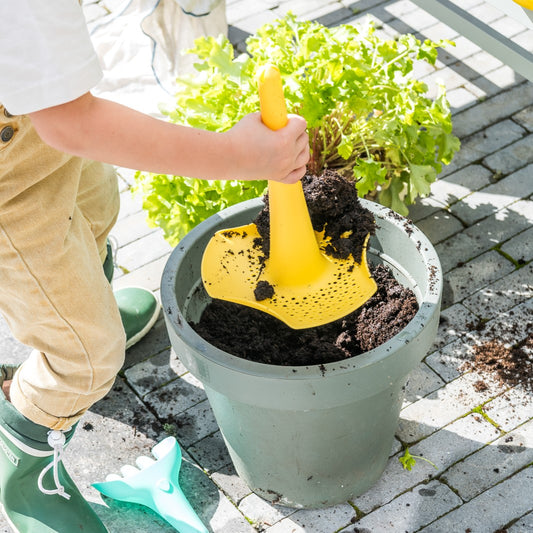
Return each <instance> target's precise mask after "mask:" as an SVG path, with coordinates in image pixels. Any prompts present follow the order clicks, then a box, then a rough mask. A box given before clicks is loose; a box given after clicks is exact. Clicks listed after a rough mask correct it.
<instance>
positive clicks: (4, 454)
mask: <svg viewBox="0 0 533 533" xmlns="http://www.w3.org/2000/svg"><path fill="white" fill-rule="evenodd" d="M0 17H1V19H2V20H3V21H5V22H6V24H4V26H3V30H2V32H1V33H0V43H1V46H0V68H1V71H2V76H1V78H0V102H2V104H3V105H2V106H1V107H0V287H1V290H0V311H1V312H2V314H3V315H4V317H5V319H6V321H7V323H8V324H9V327H10V329H11V331H12V332H13V334H14V336H15V337H17V338H18V339H19V340H20V341H21V342H23V343H24V344H27V345H29V346H31V347H32V348H33V351H32V353H31V355H30V357H29V358H28V360H26V361H25V362H24V363H23V364H22V365H21V366H20V367H18V368H16V367H13V366H9V365H1V366H0V385H1V386H2V390H4V392H6V393H7V392H9V394H10V401H8V399H7V397H6V396H4V394H0V504H1V506H2V507H3V510H4V514H5V515H6V517H7V519H8V521H9V523H10V524H11V526H12V527H13V529H14V530H15V531H19V532H27V531H39V532H64V533H70V532H72V531H81V530H83V531H84V532H86V533H96V532H104V531H107V530H106V528H105V526H104V525H103V524H102V522H101V521H100V520H99V518H98V517H97V515H96V514H95V513H94V511H93V510H92V508H91V507H90V506H89V505H88V504H87V502H85V500H84V499H83V497H82V496H81V494H80V492H79V490H78V489H77V488H76V486H75V485H74V483H73V482H72V480H71V479H70V477H69V476H68V473H67V472H66V470H65V468H64V466H63V463H62V462H61V453H62V450H63V447H64V445H65V444H66V443H68V441H69V440H70V438H71V437H72V435H73V432H74V426H75V424H76V422H77V421H78V420H79V418H80V417H81V416H82V415H83V413H84V412H85V411H86V410H87V409H89V408H90V407H91V405H93V404H94V402H96V401H98V400H99V399H101V398H102V397H103V396H104V395H105V394H106V393H107V392H108V391H109V390H110V388H111V387H112V385H113V382H114V380H115V376H116V374H117V372H118V371H119V369H120V368H121V366H122V364H123V360H124V350H125V346H127V345H128V344H131V343H132V342H135V341H136V340H137V339H138V338H140V336H142V335H143V334H144V333H146V331H147V330H148V329H149V327H150V326H151V324H152V323H153V321H154V320H155V318H157V313H158V312H159V309H158V304H157V303H156V302H155V300H154V297H153V295H152V294H151V293H149V292H147V291H138V292H135V291H133V292H127V293H125V294H122V295H114V294H113V291H112V289H111V286H110V284H109V281H110V278H111V274H112V268H110V267H111V266H112V258H111V254H110V250H109V246H108V242H107V236H108V234H109V231H110V229H111V228H112V226H113V224H114V222H115V220H116V217H117V213H118V190H117V181H116V177H115V173H114V171H113V169H112V167H110V166H109V165H108V164H104V163H110V164H114V165H118V166H123V167H129V168H133V169H142V170H146V171H152V172H162V173H169V174H177V175H186V176H191V177H197V178H205V179H236V178H237V179H271V180H276V181H280V182H284V183H294V182H296V181H297V180H298V179H300V178H301V177H302V176H303V174H304V172H305V165H306V163H307V160H308V157H309V152H308V140H307V134H306V131H305V129H306V124H305V121H304V120H303V119H302V118H300V117H296V116H291V117H290V119H289V123H288V125H287V126H286V127H285V128H283V129H282V130H279V131H277V132H273V131H271V130H269V129H268V128H267V127H265V126H264V125H263V124H262V122H261V118H260V116H259V114H252V115H248V116H246V117H244V118H243V119H242V120H241V121H240V122H239V123H238V124H237V125H236V126H235V127H234V128H232V129H231V130H229V131H227V132H225V133H214V132H208V131H201V130H196V129H192V128H187V127H182V126H177V125H174V124H170V123H167V122H164V121H160V120H157V119H155V118H152V117H149V116H147V115H143V114H141V113H138V112H136V111H134V110H132V109H129V108H127V107H124V106H122V105H120V104H117V103H113V102H110V101H107V100H103V99H100V98H97V97H94V96H93V95H92V94H91V92H90V90H91V88H93V87H94V86H95V85H96V83H98V81H99V80H100V77H101V70H100V67H99V64H98V60H97V58H96V57H95V54H94V50H93V48H92V45H91V42H90V39H89V35H88V32H87V28H86V26H85V21H84V17H83V13H82V10H81V8H80V6H79V4H78V2H77V1H76V0H49V1H47V2H42V1H41V0H17V1H16V2H15V1H5V2H1V3H0ZM102 266H104V268H102ZM128 291H129V290H128Z"/></svg>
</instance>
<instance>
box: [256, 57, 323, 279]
mask: <svg viewBox="0 0 533 533" xmlns="http://www.w3.org/2000/svg"><path fill="white" fill-rule="evenodd" d="M258 82H259V101H260V106H261V119H262V121H263V122H264V124H265V125H266V126H268V127H269V128H270V129H273V130H278V129H281V128H283V127H284V126H285V125H286V124H287V121H288V119H287V106H286V104H285V97H284V95H283V87H282V84H281V75H280V73H279V70H278V69H277V67H275V66H273V65H267V66H265V67H263V69H262V70H261V72H260V73H259V76H258ZM268 189H269V208H270V259H269V261H270V268H271V275H272V276H273V279H272V281H273V282H274V283H275V284H281V285H301V284H306V283H310V282H312V281H314V280H316V278H317V276H318V275H319V274H320V273H321V272H322V270H323V269H324V261H327V260H326V259H325V258H324V256H323V255H322V254H321V252H320V249H319V247H318V242H317V239H316V235H315V232H314V230H313V226H312V224H311V219H310V217H309V211H308V209H307V203H306V201H305V197H304V194H303V189H302V184H301V182H300V181H298V182H297V183H294V184H283V183H279V182H276V181H269V185H268Z"/></svg>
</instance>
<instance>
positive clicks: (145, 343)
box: [0, 0, 533, 533]
mask: <svg viewBox="0 0 533 533" xmlns="http://www.w3.org/2000/svg"><path fill="white" fill-rule="evenodd" d="M453 1H454V2H455V3H456V4H457V5H458V6H460V7H461V8H463V9H465V10H468V12H469V13H470V14H472V15H473V16H476V17H478V18H480V19H482V20H485V21H487V22H489V24H490V26H491V27H492V28H493V29H495V30H496V31H500V32H501V33H502V34H503V35H506V36H509V37H512V39H513V41H514V42H515V43H517V44H518V45H519V46H523V47H525V48H526V49H530V50H532V49H533V44H532V43H533V31H531V30H525V29H524V28H523V27H521V25H520V24H519V23H517V22H516V21H514V20H513V19H511V18H509V17H508V16H504V15H503V14H502V13H501V12H500V11H499V10H498V9H496V8H494V7H493V6H492V5H489V4H487V3H486V2H484V1H483V0H453ZM82 5H83V9H84V12H85V15H86V18H87V20H88V21H89V23H91V24H95V23H98V22H99V21H100V22H102V21H104V20H106V21H107V20H110V18H111V17H112V16H114V15H116V14H117V13H118V10H119V9H120V8H121V7H122V6H124V5H125V3H124V0H94V1H92V0H84V1H83V2H82ZM288 10H291V11H293V12H295V13H297V14H299V15H301V16H302V18H307V19H316V20H318V21H320V22H321V23H323V24H327V25H336V24H339V23H344V22H345V23H350V24H359V23H362V22H364V21H365V20H367V18H368V17H370V18H371V19H373V20H375V21H376V22H377V23H378V25H379V28H378V29H377V32H378V34H380V35H383V36H386V37H388V38H394V37H395V36H397V34H398V33H399V32H405V31H409V32H412V33H414V34H415V35H416V36H417V37H419V38H430V39H440V38H452V39H453V40H454V41H455V43H456V46H455V47H452V46H447V47H446V48H445V49H441V50H439V53H438V60H437V63H436V65H435V66H431V65H427V64H425V63H416V64H415V65H414V69H413V75H414V76H416V77H418V78H420V79H422V80H423V81H424V82H425V83H427V84H428V86H429V89H430V93H429V94H430V95H432V94H435V90H436V82H437V80H438V79H441V80H443V82H444V84H445V86H446V89H447V94H448V97H449V100H450V103H451V105H452V111H453V130H454V133H455V134H456V135H458V136H459V138H460V139H461V142H462V147H461V150H460V151H459V153H458V154H457V155H456V157H455V158H454V160H453V162H452V163H451V164H450V165H448V166H445V167H444V168H443V171H442V173H441V174H440V175H439V176H438V179H437V181H436V182H435V183H434V184H433V185H432V192H431V194H430V195H429V196H428V197H427V198H420V199H418V200H417V202H416V203H415V204H414V205H413V206H411V209H410V214H409V216H410V218H411V219H412V220H413V221H415V223H416V224H417V225H418V226H419V227H420V228H421V229H422V230H423V231H424V232H425V233H426V234H427V235H428V237H429V238H430V239H431V240H432V242H433V243H434V244H435V246H436V249H437V251H438V254H439V256H440V259H441V262H442V265H443V270H444V273H445V275H444V292H443V311H442V315H441V323H440V325H439V330H438V334H437V337H436V339H435V342H434V344H433V346H432V348H431V349H430V351H429V354H428V355H427V356H426V357H425V359H424V361H423V362H422V363H421V364H420V365H419V366H418V367H417V368H416V369H415V370H414V371H413V372H412V373H411V374H410V375H409V378H408V381H407V383H406V387H405V395H404V404H403V407H402V410H401V415H400V422H399V425H398V428H397V431H396V438H395V440H394V444H393V447H392V450H391V456H390V459H389V461H388V463H387V466H386V468H385V471H384V473H383V475H382V476H381V478H380V479H379V480H378V482H377V483H376V484H375V485H374V486H373V487H372V488H370V489H369V490H368V491H367V492H366V493H365V494H362V495H360V496H358V497H357V498H355V499H354V500H353V501H351V502H344V503H341V504H339V505H336V506H333V507H329V508H326V509H316V510H302V509H300V510H296V509H288V508H283V507H279V506H276V505H273V504H271V503H268V502H266V501H265V500H262V499H261V498H259V497H258V496H257V495H255V494H253V493H252V491H251V490H250V489H249V488H248V487H247V485H246V483H245V482H244V481H243V480H242V479H240V478H239V476H238V475H237V473H236V472H235V469H234V467H233V465H232V463H231V459H230V456H229V453H228V451H227V448H226V446H225V443H224V439H223V437H222V434H221V432H220V430H219V428H218V425H217V422H216V420H215V418H214V415H213V411H212V409H211V407H210V404H209V400H208V399H207V397H206V394H205V392H204V390H203V387H202V385H201V383H200V382H199V381H198V380H196V379H195V378H194V377H193V376H192V375H191V374H190V373H189V372H187V370H186V368H185V367H184V366H183V364H182V363H181V362H180V360H179V355H180V354H175V353H174V351H173V350H172V348H171V346H170V340H169V338H168V334H167V331H166V326H165V322H164V319H163V317H162V316H161V317H160V318H159V320H158V321H157V323H156V325H155V326H154V328H153V329H152V330H151V332H150V333H149V334H148V335H147V336H146V337H145V338H144V339H143V340H142V341H141V342H139V343H138V344H136V345H135V346H134V347H132V348H131V349H130V350H128V352H127V354H126V362H125V365H124V368H123V369H122V370H121V372H120V374H119V376H118V378H117V380H116V383H115V386H114V387H113V389H112V391H111V392H110V393H109V395H108V396H107V397H106V398H105V399H104V400H102V401H100V402H98V403H97V404H95V405H94V406H93V407H92V408H91V410H90V411H89V412H87V413H85V415H84V416H83V418H82V420H81V421H80V424H79V425H78V429H77V432H76V438H74V439H73V440H72V442H71V443H70V444H69V446H68V448H67V450H66V458H65V463H66V465H67V467H68V469H69V471H70V473H71V475H72V477H73V478H74V479H75V480H76V482H77V483H78V485H79V487H80V490H81V491H82V493H83V495H84V496H85V497H86V498H87V499H88V500H89V501H90V502H91V504H92V505H93V507H94V508H95V510H96V512H97V513H98V514H99V516H101V518H102V519H103V520H104V522H105V523H106V526H107V527H108V529H109V531H110V533H124V531H135V532H138V533H151V532H153V531H158V532H162V533H167V532H168V533H171V531H174V529H173V528H171V527H170V526H168V524H166V523H165V522H164V521H163V520H162V519H160V518H159V517H158V516H157V515H155V514H154V513H151V512H148V511H146V510H145V509H144V508H143V507H141V506H129V505H121V504H117V503H114V502H113V501H111V500H108V499H106V500H105V501H104V500H103V499H102V497H101V496H100V495H99V493H97V491H96V490H95V489H94V488H93V487H92V486H91V483H93V482H95V481H99V480H102V478H103V477H105V475H106V474H107V473H111V472H118V471H119V470H120V467H121V466H123V465H124V464H134V463H135V459H136V457H138V456H139V455H150V453H151V452H150V450H151V448H152V447H153V445H154V444H155V443H156V442H157V441H159V440H161V439H162V438H163V437H164V436H166V435H167V434H173V435H175V436H176V437H177V439H178V441H179V442H180V445H181V448H182V453H183V462H182V467H181V474H180V484H181V486H182V488H183V490H184V492H185V493H186V494H187V497H188V499H189V500H190V501H191V504H192V505H193V507H194V508H195V509H196V510H197V512H198V514H199V516H200V517H201V519H202V520H203V521H204V523H206V524H208V525H209V531H210V533H338V532H339V531H342V532H343V533H353V532H354V531H357V532H359V533H389V532H390V533H396V532H403V531H405V532H407V533H439V532H443V533H444V532H445V533H449V532H464V531H470V533H489V532H494V531H496V530H498V529H499V528H503V527H505V528H506V529H507V531H508V533H525V532H529V531H533V499H532V498H531V494H533V467H532V466H531V465H532V462H533V433H532V431H533V425H532V424H533V395H532V393H531V391H528V390H524V389H523V388H520V387H513V388H508V387H507V386H502V385H501V384H499V383H497V382H496V381H495V380H494V379H493V378H492V377H491V376H487V375H482V374H480V373H478V372H476V371H475V370H469V369H466V368H465V367H464V363H465V361H466V360H468V359H469V358H470V356H471V354H472V348H473V346H474V345H476V344H479V343H482V342H484V341H486V340H490V339H494V338H496V339H498V340H500V341H502V342H504V343H507V344H509V345H511V344H514V343H517V342H519V341H521V340H523V339H524V338H525V337H526V336H527V335H529V334H531V327H530V326H531V316H532V312H533V248H532V243H533V232H532V231H533V228H532V225H533V196H532V195H533V179H532V175H533V159H532V158H533V155H532V154H533V150H532V149H531V148H532V147H533V136H532V133H533V105H532V103H531V102H533V83H532V82H531V81H526V80H524V78H522V77H521V76H520V75H518V74H517V73H516V72H514V71H513V70H512V69H510V68H509V67H508V66H507V65H504V64H502V63H501V61H499V60H498V59H496V58H494V57H492V56H490V55H489V54H488V53H487V52H486V51H484V50H482V49H481V48H480V47H479V46H478V45H476V44H474V43H473V42H471V41H470V40H469V39H468V36H463V35H457V34H456V30H454V29H453V28H450V27H448V26H446V25H445V24H444V23H443V22H440V21H438V20H437V19H436V18H435V17H434V16H432V15H431V14H429V13H428V12H426V11H424V10H422V9H420V8H418V7H417V6H416V5H415V4H413V3H412V2H410V1H409V0H396V1H395V0H326V1H320V0H312V1H310V2H306V1H304V0H253V1H245V0H227V2H226V14H227V18H228V22H229V35H230V38H231V39H232V40H233V41H234V42H235V43H236V44H237V43H238V44H239V50H242V44H243V42H244V39H245V38H246V37H247V36H248V35H249V34H250V33H251V32H254V31H255V30H256V29H257V28H258V27H259V26H261V25H262V24H263V23H265V22H271V21H273V20H274V19H275V18H277V17H278V16H280V15H282V14H283V13H285V12H287V11H288ZM132 74H135V73H132ZM118 171H119V180H120V192H121V209H120V214H119V220H118V223H117V224H116V226H115V228H114V229H113V235H114V236H115V237H116V238H117V240H118V241H119V248H118V252H117V255H116V259H117V263H118V265H119V266H118V267H117V268H116V271H115V279H114V282H113V285H114V287H115V288H119V287H121V286H127V285H141V286H145V287H147V288H150V289H152V290H154V291H156V293H158V291H159V286H160V282H161V273H162V271H163V268H164V266H165V264H166V262H167V260H168V257H169V254H170V253H171V251H172V247H171V246H170V245H169V244H168V243H167V242H166V241H165V240H164V239H163V236H162V232H161V231H160V230H159V229H155V228H150V227H148V226H147V225H146V223H145V215H144V213H143V211H142V205H141V204H142V200H141V197H140V196H139V195H132V194H131V187H132V185H133V184H134V173H135V172H134V171H133V170H131V169H118ZM0 346H1V348H2V362H8V363H16V362H21V361H23V360H24V359H26V358H27V357H28V355H29V353H30V349H29V348H28V347H26V346H23V345H21V344H20V343H18V342H17V341H16V340H15V339H14V338H13V337H12V335H11V333H10V332H9V330H8V328H7V325H6V323H5V321H4V320H2V319H0ZM480 379H482V380H484V381H485V383H486V384H487V386H488V388H487V390H485V391H481V392H477V391H476V388H475V387H474V384H475V383H476V381H479V380H480ZM347 423H349V421H347ZM244 430H246V428H243V431H244ZM406 449H408V450H409V452H410V453H411V454H412V455H413V456H418V458H416V457H415V458H416V464H415V465H414V466H413V468H412V470H411V471H408V470H404V468H403V467H402V465H401V463H400V461H399V458H400V457H402V455H403V454H404V453H405V450H406ZM354 453H356V451H354ZM424 459H426V460H427V461H426V460H424ZM428 461H431V462H432V463H434V465H435V466H433V465H432V464H430V463H429V462H428ZM0 533H12V532H11V530H10V529H9V526H8V525H7V523H6V522H5V520H4V519H3V518H2V517H1V516H0Z"/></svg>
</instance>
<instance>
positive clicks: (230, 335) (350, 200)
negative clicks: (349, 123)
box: [191, 170, 418, 366]
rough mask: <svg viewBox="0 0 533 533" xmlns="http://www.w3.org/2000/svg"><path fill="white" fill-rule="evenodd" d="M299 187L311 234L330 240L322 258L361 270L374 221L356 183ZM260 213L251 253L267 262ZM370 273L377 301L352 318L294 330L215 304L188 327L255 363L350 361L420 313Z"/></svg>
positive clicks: (390, 280)
mask: <svg viewBox="0 0 533 533" xmlns="http://www.w3.org/2000/svg"><path fill="white" fill-rule="evenodd" d="M302 186H303V190H304V196H305V198H306V201H307V205H308V208H309V214H310V217H311V222H312V225H313V228H314V229H315V231H318V232H320V231H325V235H326V236H329V237H330V241H329V244H328V246H327V248H326V249H325V250H324V252H325V253H326V254H328V255H331V256H333V257H337V258H347V257H348V256H349V255H350V254H353V257H354V258H355V260H356V262H360V260H361V252H362V249H363V246H364V240H365V237H366V235H367V234H368V233H370V234H373V233H374V231H375V221H374V217H373V215H372V213H371V212H370V211H368V210H367V209H365V208H363V207H362V205H361V203H360V202H359V198H358V197H357V191H356V189H355V187H354V185H353V183H351V182H349V181H348V180H346V179H345V178H343V177H342V176H340V175H339V174H338V173H336V172H333V171H330V170H327V171H325V172H324V174H323V175H321V176H312V175H306V176H305V177H304V178H303V179H302ZM265 206H266V207H265V208H264V209H263V210H262V211H261V212H260V213H259V215H258V217H257V218H256V220H255V221H254V223H255V224H256V225H257V227H258V232H259V234H260V235H261V242H258V243H256V244H255V245H257V246H261V248H262V251H263V253H264V255H265V257H268V253H269V244H270V243H269V238H268V237H269V216H268V215H269V213H268V207H267V206H268V199H267V198H265ZM369 267H370V271H371V274H372V277H373V278H374V279H375V281H376V283H377V286H378V290H377V292H376V293H375V294H374V296H372V298H370V299H369V300H368V301H367V302H366V303H365V304H364V305H363V306H362V307H360V308H359V309H357V310H356V311H354V312H353V313H351V314H349V315H347V316H345V317H344V318H342V319H340V320H337V321H335V322H331V323H329V324H325V325H323V326H319V327H314V328H308V329H299V330H295V329H292V328H290V327H288V326H287V325H286V324H285V323H283V322H282V321H280V320H278V319H276V318H274V317H273V316H271V315H269V314H267V313H263V312H261V311H258V310H256V309H253V308H250V307H246V306H243V305H239V304H235V303H232V302H228V301H224V300H217V299H215V300H213V301H212V302H211V303H209V304H208V305H207V307H206V308H205V310H204V312H203V314H202V316H201V318H200V321H199V322H198V323H197V324H191V325H192V327H193V328H194V329H195V331H196V332H197V333H198V334H199V335H200V336H201V337H203V338H204V339H205V340H206V341H208V342H209V343H211V344H212V345H214V346H216V347H217V348H220V349H221V350H224V351H226V352H228V353H231V354H233V355H236V356H238V357H242V358H244V359H249V360H252V361H256V362H260V363H267V364H275V365H289V366H301V365H304V366H305V365H317V364H318V365H321V364H326V363H331V362H335V361H340V360H343V359H347V358H350V357H353V356H356V355H359V354H361V353H363V352H366V351H368V350H371V349H373V348H376V347H377V346H379V345H381V344H383V343H384V342H386V341H388V340H389V339H391V338H392V337H393V336H394V335H396V334H397V333H399V332H400V331H401V330H402V329H403V328H404V327H405V326H406V325H407V324H408V323H409V322H410V321H411V320H412V319H413V317H414V315H415V314H416V312H417V311H418V303H417V301H416V297H415V295H414V294H413V292H412V291H411V290H410V289H408V288H406V287H404V286H402V285H401V284H399V283H398V282H397V281H396V279H395V278H394V276H393V275H392V272H391V271H390V270H389V269H388V268H387V267H386V266H384V265H381V264H379V265H372V264H369ZM265 289H267V290H269V291H270V289H269V288H267V287H265ZM274 290H275V287H274Z"/></svg>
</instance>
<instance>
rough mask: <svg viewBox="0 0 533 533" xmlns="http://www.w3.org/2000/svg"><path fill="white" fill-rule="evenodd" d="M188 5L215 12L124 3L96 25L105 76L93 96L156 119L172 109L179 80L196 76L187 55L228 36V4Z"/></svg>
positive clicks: (151, 1) (173, 2) (193, 0)
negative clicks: (204, 41) (209, 38)
mask: <svg viewBox="0 0 533 533" xmlns="http://www.w3.org/2000/svg"><path fill="white" fill-rule="evenodd" d="M0 1H3V0H0ZM180 3H183V0H180ZM186 4H187V7H188V8H189V9H193V10H194V9H196V10H198V11H201V10H204V9H206V8H209V9H213V10H212V11H211V12H210V13H209V14H208V15H205V16H191V15H187V14H186V13H185V12H184V11H183V10H182V9H181V7H180V5H179V3H178V2H177V0H124V2H123V4H122V5H121V8H120V9H116V10H115V11H114V12H113V13H112V14H111V15H109V16H108V17H106V18H104V19H101V20H97V21H95V22H94V23H91V24H90V25H89V29H90V35H91V39H92V41H93V44H94V47H95V49H96V52H97V54H98V57H99V58H100V62H101V65H102V68H103V70H104V78H103V80H102V81H101V83H100V84H99V85H98V86H97V87H96V88H95V89H94V91H93V93H94V94H96V95H98V96H102V97H104V98H108V99H110V100H114V101H118V102H121V103H123V104H125V105H128V106H129V107H132V108H134V109H137V110H138V111H142V112H145V113H149V114H151V115H153V116H161V113H160V111H159V105H160V104H163V105H164V106H167V107H171V106H172V103H173V100H174V99H173V94H174V93H175V79H176V78H177V77H178V76H182V75H184V74H187V73H191V72H193V70H194V69H193V62H194V60H195V59H196V56H193V55H191V54H184V51H185V50H187V49H189V48H191V47H192V46H193V44H194V40H195V39H196V38H198V37H201V36H205V35H213V36H215V37H216V36H218V35H219V34H221V33H222V34H224V35H227V31H228V26H227V22H226V11H225V9H226V5H225V4H226V3H225V2H224V1H221V0H186ZM193 4H195V5H193Z"/></svg>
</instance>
